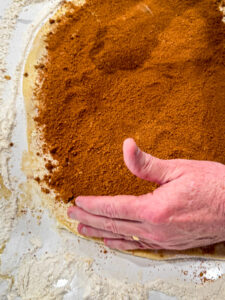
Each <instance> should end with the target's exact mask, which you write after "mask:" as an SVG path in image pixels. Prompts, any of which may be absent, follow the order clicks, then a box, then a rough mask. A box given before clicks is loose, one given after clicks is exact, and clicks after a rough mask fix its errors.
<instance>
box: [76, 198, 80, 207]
mask: <svg viewBox="0 0 225 300" xmlns="http://www.w3.org/2000/svg"><path fill="white" fill-rule="evenodd" d="M75 203H76V206H80V199H79V198H77V199H76V201H75Z"/></svg>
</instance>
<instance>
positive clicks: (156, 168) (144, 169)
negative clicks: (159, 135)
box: [123, 138, 178, 184]
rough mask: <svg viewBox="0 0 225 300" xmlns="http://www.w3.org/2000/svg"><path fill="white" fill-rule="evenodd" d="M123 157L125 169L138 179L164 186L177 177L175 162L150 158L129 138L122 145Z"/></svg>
mask: <svg viewBox="0 0 225 300" xmlns="http://www.w3.org/2000/svg"><path fill="white" fill-rule="evenodd" d="M123 157H124V161H125V164H126V166H127V168H128V169H129V170H130V171H131V173H133V174H134V175H136V176H137V177H139V178H142V179H145V180H148V181H152V182H156V183H158V184H164V183H167V182H169V181H171V180H173V179H175V176H176V177H177V174H175V173H177V172H176V171H178V170H177V168H176V165H177V164H176V163H175V160H163V159H159V158H156V157H154V156H151V155H150V154H147V153H145V152H143V151H141V150H140V149H139V148H138V147H137V145H136V143H135V141H134V140H133V139H131V138H128V139H126V140H125V141H124V143H123Z"/></svg>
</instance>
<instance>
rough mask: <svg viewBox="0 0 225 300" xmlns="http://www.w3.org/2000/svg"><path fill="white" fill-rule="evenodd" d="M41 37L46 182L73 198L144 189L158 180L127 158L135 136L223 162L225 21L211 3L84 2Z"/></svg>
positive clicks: (170, 151)
mask: <svg viewBox="0 0 225 300" xmlns="http://www.w3.org/2000/svg"><path fill="white" fill-rule="evenodd" d="M64 5H65V6H66V7H67V13H66V15H65V16H64V17H62V18H61V19H60V20H58V21H57V22H54V20H53V19H51V20H50V23H51V26H52V31H51V32H50V33H49V34H48V35H47V37H46V49H47V60H46V61H44V60H43V61H42V64H40V65H38V66H36V68H38V69H39V79H40V82H42V84H40V86H39V87H38V88H37V91H36V96H37V99H38V109H39V113H38V116H37V117H36V119H35V120H36V122H37V126H38V127H39V128H41V132H42V137H43V142H44V152H50V153H51V155H52V157H53V158H54V160H56V161H58V166H56V167H55V166H54V167H53V166H51V164H50V163H49V162H48V163H47V164H46V168H47V169H48V170H49V171H50V173H49V176H45V177H44V179H43V180H44V181H45V182H46V183H47V185H48V187H49V188H50V189H53V190H54V191H55V192H56V194H57V195H58V198H60V199H62V200H63V201H65V202H68V201H70V200H73V201H74V199H75V198H76V196H78V195H109V194H111V195H115V194H136V195H140V194H143V193H147V192H150V191H152V189H153V187H154V185H153V184H151V183H148V182H146V181H143V180H140V179H137V178H136V177H135V176H133V175H132V174H131V173H130V172H129V170H128V169H127V168H126V166H125V165H124V162H123V154H122V143H123V141H124V139H125V138H127V137H133V138H134V139H135V140H136V142H137V144H138V145H139V146H140V147H141V148H142V149H143V150H144V151H146V152H149V153H151V154H152V155H155V156H158V157H160V158H164V159H171V158H178V157H179V158H187V159H202V160H214V161H219V162H222V163H225V156H224V149H225V122H224V116H225V80H224V76H225V55H224V54H225V27H224V24H223V23H222V22H221V19H222V16H221V13H220V12H219V10H218V7H217V6H218V3H217V1H213V0H198V1H197V0H183V1H180V0H162V1H156V0H146V1H138V0H119V1H118V0H113V1H112V0H89V1H87V3H86V4H85V5H84V6H82V7H76V6H74V5H73V4H71V3H67V4H64Z"/></svg>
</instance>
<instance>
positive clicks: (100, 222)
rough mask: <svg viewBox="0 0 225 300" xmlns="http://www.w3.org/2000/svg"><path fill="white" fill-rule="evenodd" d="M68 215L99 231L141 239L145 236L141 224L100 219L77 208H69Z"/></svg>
mask: <svg viewBox="0 0 225 300" xmlns="http://www.w3.org/2000/svg"><path fill="white" fill-rule="evenodd" d="M67 213H68V216H69V217H70V218H72V219H75V220H77V221H79V222H80V223H82V224H84V225H88V226H91V227H94V228H97V229H101V230H106V231H109V232H113V233H116V234H122V235H125V236H129V237H132V236H133V235H135V236H140V237H142V236H143V230H142V228H141V223H140V222H131V221H125V220H118V219H110V218H106V217H100V216H96V215H92V214H89V213H88V212H86V211H84V210H82V209H80V208H78V207H76V206H71V207H69V209H68V211H67Z"/></svg>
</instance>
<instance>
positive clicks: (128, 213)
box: [76, 194, 151, 221]
mask: <svg viewBox="0 0 225 300" xmlns="http://www.w3.org/2000/svg"><path fill="white" fill-rule="evenodd" d="M147 197H148V199H147ZM149 197H151V194H146V195H142V196H130V195H118V196H79V197H77V199H76V205H77V206H78V207H80V208H82V209H83V210H85V211H86V212H89V213H91V214H94V215H99V216H105V217H108V218H116V219H124V220H131V221H142V215H143V210H144V209H145V207H146V200H148V201H149V200H150V199H149Z"/></svg>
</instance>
